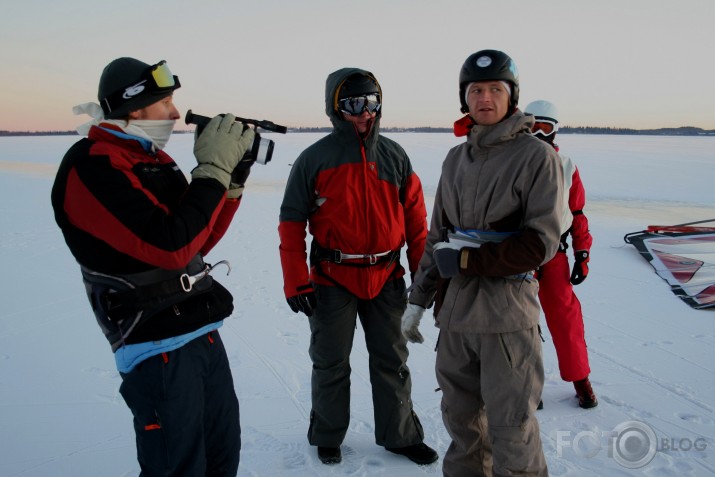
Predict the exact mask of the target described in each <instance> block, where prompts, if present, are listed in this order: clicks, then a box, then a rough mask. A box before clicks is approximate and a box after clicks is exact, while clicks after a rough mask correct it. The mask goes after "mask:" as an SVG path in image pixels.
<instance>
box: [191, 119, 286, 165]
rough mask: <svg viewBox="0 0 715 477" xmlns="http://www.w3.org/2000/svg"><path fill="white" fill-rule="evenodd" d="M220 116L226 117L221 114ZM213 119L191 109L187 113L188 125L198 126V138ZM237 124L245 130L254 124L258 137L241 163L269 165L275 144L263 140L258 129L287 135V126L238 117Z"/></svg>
mask: <svg viewBox="0 0 715 477" xmlns="http://www.w3.org/2000/svg"><path fill="white" fill-rule="evenodd" d="M220 116H224V115H223V114H221V115H220ZM211 119H212V118H209V117H207V116H201V115H200V114H194V113H192V112H191V110H190V109H189V110H188V111H187V112H186V124H195V125H196V137H198V136H199V135H200V134H201V131H203V130H204V128H205V127H206V125H207V124H208V123H209V121H211ZM236 122H238V123H242V124H243V127H244V129H245V128H248V127H250V126H249V124H253V126H254V129H255V130H256V137H255V138H254V139H253V144H252V145H251V149H249V150H248V151H246V153H245V154H244V155H243V157H242V158H241V161H246V160H249V161H250V160H251V158H254V159H255V161H256V162H257V163H259V164H268V163H269V162H270V161H271V159H272V157H273V146H274V145H275V143H274V142H273V141H271V140H270V139H265V138H262V137H261V135H260V134H258V130H257V129H258V128H261V129H265V130H266V131H273V132H277V133H281V134H285V133H286V132H288V128H287V127H285V126H281V125H280V124H276V123H274V122H272V121H266V120H258V119H245V118H239V117H238V116H236Z"/></svg>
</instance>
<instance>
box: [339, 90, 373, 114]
mask: <svg viewBox="0 0 715 477" xmlns="http://www.w3.org/2000/svg"><path fill="white" fill-rule="evenodd" d="M381 105H382V104H381V102H380V95H379V94H377V93H372V94H365V95H362V96H352V97H349V98H343V99H340V100H338V107H339V108H340V111H342V112H343V113H345V114H347V115H350V116H359V115H360V114H362V113H363V111H367V112H368V113H370V114H373V113H376V112H378V111H379V110H380V106H381Z"/></svg>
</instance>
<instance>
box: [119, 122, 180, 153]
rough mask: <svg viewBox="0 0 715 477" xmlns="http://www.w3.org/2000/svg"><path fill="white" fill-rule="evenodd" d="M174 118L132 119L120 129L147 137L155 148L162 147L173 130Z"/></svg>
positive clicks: (160, 148)
mask: <svg viewBox="0 0 715 477" xmlns="http://www.w3.org/2000/svg"><path fill="white" fill-rule="evenodd" d="M175 124H176V120H174V119H136V120H134V119H132V120H130V121H129V123H128V124H127V125H126V126H125V127H124V128H122V129H124V132H125V133H127V134H132V135H134V136H139V137H143V138H145V139H149V140H150V141H151V142H152V144H154V147H155V148H156V149H157V150H162V149H164V146H166V143H167V142H169V138H170V137H171V132H172V131H173V130H174V125H175Z"/></svg>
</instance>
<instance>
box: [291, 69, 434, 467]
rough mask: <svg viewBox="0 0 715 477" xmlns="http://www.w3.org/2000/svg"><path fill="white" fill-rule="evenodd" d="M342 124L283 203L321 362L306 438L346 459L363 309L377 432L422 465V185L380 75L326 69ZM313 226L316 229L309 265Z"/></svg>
mask: <svg viewBox="0 0 715 477" xmlns="http://www.w3.org/2000/svg"><path fill="white" fill-rule="evenodd" d="M325 103H326V114H327V115H328V117H329V118H330V120H331V122H332V123H333V131H332V132H331V133H330V134H329V135H328V136H326V137H324V138H322V139H320V140H319V141H318V142H316V143H314V144H313V145H311V146H310V147H308V148H307V149H306V150H305V151H303V152H302V153H301V155H300V156H299V157H298V159H297V160H296V161H295V163H294V164H293V169H292V171H291V173H290V177H289V178H288V183H287V184H286V190H285V196H284V198H283V203H282V205H281V210H280V225H279V227H278V232H279V234H280V241H281V244H280V255H281V264H282V267H283V277H284V291H285V296H286V298H287V300H288V304H289V305H290V307H291V309H292V310H293V311H294V312H296V313H297V312H299V311H301V312H303V313H305V314H306V315H307V316H308V319H309V322H310V330H311V334H312V336H311V341H310V350H309V352H310V357H311V360H312V361H313V374H312V379H311V385H312V405H313V408H312V410H311V413H310V426H309V429H308V441H309V442H310V444H311V445H314V446H317V447H318V457H319V458H320V460H321V461H322V462H323V463H325V464H336V463H338V462H340V461H341V452H340V444H341V443H342V442H343V439H344V438H345V434H346V432H347V429H348V425H349V421H350V351H351V349H352V343H353V336H354V333H355V326H356V317H357V316H359V317H360V322H361V324H362V327H363V330H364V331H365V340H366V344H367V349H368V352H369V353H370V382H371V384H372V396H373V406H374V413H375V441H376V443H377V444H378V445H381V446H384V447H385V448H386V449H387V450H389V451H391V452H394V453H397V454H401V455H405V456H407V457H408V458H409V459H411V460H412V461H414V462H416V463H418V464H429V463H431V462H434V461H435V460H437V457H438V456H437V453H436V452H435V451H434V450H432V449H431V448H429V447H428V446H426V445H425V444H424V443H423V442H422V440H423V437H424V434H423V431H422V425H421V424H420V421H419V419H418V418H417V415H416V414H415V412H414V411H413V409H412V398H411V388H412V381H411V378H410V371H409V369H408V368H407V364H406V362H407V355H408V352H407V346H406V341H405V338H404V337H403V336H402V334H401V332H400V319H401V316H402V312H403V311H404V309H405V305H406V294H405V280H404V279H403V275H404V273H405V270H404V269H403V268H402V266H401V265H400V249H401V248H402V247H403V246H404V245H405V244H407V247H408V248H407V260H408V262H409V267H410V270H411V271H412V272H413V273H414V271H416V270H417V265H418V262H419V259H420V256H421V255H422V251H423V249H424V243H425V237H426V235H427V221H426V216H427V213H426V209H425V205H424V199H423V195H422V185H421V183H420V180H419V178H418V177H417V175H416V174H415V173H414V172H413V170H412V165H411V164H410V160H409V158H408V157H407V154H406V153H405V151H404V150H403V149H402V147H401V146H400V145H398V144H397V143H396V142H394V141H392V140H390V139H388V138H386V137H384V136H382V135H380V134H379V131H380V129H379V123H380V117H381V114H382V111H381V106H382V91H381V89H380V85H379V84H378V82H377V80H376V79H375V77H374V76H373V75H372V73H370V72H368V71H365V70H362V69H358V68H343V69H340V70H338V71H335V72H334V73H332V74H330V75H329V76H328V79H327V82H326V94H325ZM306 225H307V226H308V227H309V230H310V233H311V235H312V236H313V240H312V244H311V247H310V264H311V267H310V269H309V268H308V265H307V264H306V259H307V258H308V254H307V253H306Z"/></svg>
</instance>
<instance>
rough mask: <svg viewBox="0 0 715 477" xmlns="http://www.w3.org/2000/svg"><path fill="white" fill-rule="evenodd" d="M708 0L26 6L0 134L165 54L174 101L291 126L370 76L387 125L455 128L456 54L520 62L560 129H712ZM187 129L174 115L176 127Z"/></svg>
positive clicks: (3, 48) (91, 1)
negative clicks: (122, 67) (113, 71)
mask: <svg viewBox="0 0 715 477" xmlns="http://www.w3.org/2000/svg"><path fill="white" fill-rule="evenodd" d="M714 19H715V1H714V0H679V1H669V0H660V1H654V0H599V1H581V0H554V1H549V0H541V1H533V0H531V1H526V0H513V1H511V2H507V1H499V0H490V1H483V0H464V1H463V0H455V1H451V0H442V1H436V0H434V1H426V0H412V1H408V0H382V1H380V0H362V1H353V2H346V1H341V0H292V1H289V0H285V1H278V0H253V1H250V2H248V1H245V0H202V1H198V0H191V1H185V0H174V1H159V0H124V1H122V2H105V1H98V0H68V1H64V2H48V1H46V0H23V1H13V2H5V5H4V6H3V7H2V13H1V15H0V65H1V68H2V70H1V71H2V73H1V74H0V112H1V113H2V114H0V130H11V131H26V130H31V131H32V130H67V129H74V128H75V127H76V126H77V125H79V124H81V123H83V122H86V121H87V120H88V119H89V117H87V116H74V115H73V114H72V106H74V105H76V104H80V103H84V102H89V101H94V102H96V101H97V85H98V81H99V76H100V74H101V72H102V69H103V68H104V67H105V66H106V65H107V63H109V62H110V61H112V60H113V59H115V58H118V57H121V56H132V57H135V58H137V59H140V60H142V61H144V62H146V63H149V64H153V63H157V62H158V61H160V60H166V61H167V63H168V65H169V66H170V68H171V70H172V71H173V73H174V74H176V75H177V76H179V78H180V79H181V83H182V88H181V89H179V90H177V91H176V93H175V103H176V104H177V106H178V108H179V111H180V112H181V113H182V115H183V114H184V113H185V112H186V110H188V109H193V111H194V112H195V113H199V114H203V115H206V116H213V115H215V114H218V113H225V112H230V113H234V114H236V115H238V116H242V117H249V118H254V119H268V120H271V121H274V122H276V123H278V124H282V125H286V126H289V127H296V126H329V125H330V123H329V120H328V118H327V116H326V115H325V107H324V104H325V99H324V98H325V79H326V77H327V76H328V74H329V73H331V72H332V71H335V70H337V69H339V68H342V67H345V66H355V67H360V68H364V69H367V70H369V71H372V72H373V73H374V74H375V75H376V76H377V79H378V80H379V81H380V84H381V86H382V89H383V120H382V125H383V126H392V127H415V126H432V127H451V125H452V124H453V122H454V121H455V120H456V119H458V118H459V117H460V116H461V113H460V112H459V107H460V105H459V98H458V78H459V70H460V68H461V66H462V64H463V62H464V60H465V59H466V58H467V56H469V55H470V54H471V53H474V52H476V51H478V50H482V49H497V50H502V51H504V52H506V53H507V54H508V55H510V56H511V57H512V58H513V59H514V61H515V62H516V64H517V66H518V69H519V73H520V83H521V98H520V101H519V105H520V106H521V107H522V108H523V107H525V106H526V105H527V104H528V103H529V102H530V101H533V100H535V99H547V100H550V101H552V102H554V103H555V104H556V105H557V106H558V107H559V109H560V111H561V123H562V125H567V126H610V127H628V128H636V129H648V128H659V127H678V126H697V127H701V128H704V129H715V114H714V112H715V92H714V91H713V89H714V88H715V51H714V50H715V37H714V36H713V33H712V31H713V21H714ZM181 125H182V126H183V121H182V123H181Z"/></svg>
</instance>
